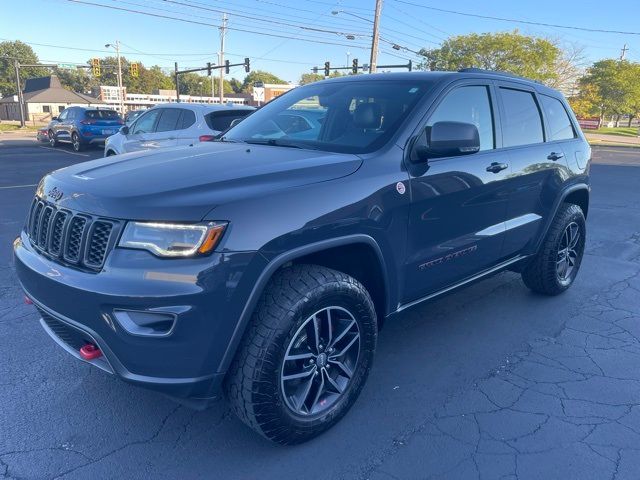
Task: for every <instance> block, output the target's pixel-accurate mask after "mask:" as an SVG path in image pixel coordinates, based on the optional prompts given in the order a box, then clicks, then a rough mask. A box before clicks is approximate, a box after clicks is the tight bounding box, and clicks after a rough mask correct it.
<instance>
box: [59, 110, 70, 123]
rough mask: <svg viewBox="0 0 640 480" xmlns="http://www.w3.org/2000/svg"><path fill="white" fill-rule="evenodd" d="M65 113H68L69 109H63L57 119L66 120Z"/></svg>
mask: <svg viewBox="0 0 640 480" xmlns="http://www.w3.org/2000/svg"><path fill="white" fill-rule="evenodd" d="M67 115H69V110H68V109H66V110H63V111H62V112H61V113H60V115H59V116H58V120H66V119H67Z"/></svg>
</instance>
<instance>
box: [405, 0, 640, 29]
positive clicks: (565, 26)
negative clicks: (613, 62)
mask: <svg viewBox="0 0 640 480" xmlns="http://www.w3.org/2000/svg"><path fill="white" fill-rule="evenodd" d="M393 1H395V2H398V3H404V4H406V5H411V6H414V7H419V8H425V9H427V10H433V11H436V12H443V13H451V14H454V15H462V16H464V17H473V18H483V19H485V20H497V21H500V22H510V23H521V24H524V25H537V26H540V27H552V28H564V29H567V30H581V31H583V32H594V33H615V34H620V35H640V32H626V31H623V30H605V29H600V28H587V27H576V26H572V25H558V24H555V23H544V22H533V21H529V20H518V19H516V18H503V17H493V16H490V15H479V14H476V13H467V12H458V11H455V10H446V9H444V8H437V7H429V6H427V5H421V4H419V3H413V2H409V1H407V0H393Z"/></svg>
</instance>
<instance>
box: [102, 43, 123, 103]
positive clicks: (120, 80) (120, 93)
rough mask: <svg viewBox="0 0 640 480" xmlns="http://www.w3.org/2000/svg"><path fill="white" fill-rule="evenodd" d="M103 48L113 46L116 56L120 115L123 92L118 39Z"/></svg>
mask: <svg viewBox="0 0 640 480" xmlns="http://www.w3.org/2000/svg"><path fill="white" fill-rule="evenodd" d="M104 48H113V49H115V51H116V56H117V57H118V98H119V100H120V115H124V92H123V91H122V63H121V61H120V41H119V40H116V43H115V44H113V43H107V44H105V46H104Z"/></svg>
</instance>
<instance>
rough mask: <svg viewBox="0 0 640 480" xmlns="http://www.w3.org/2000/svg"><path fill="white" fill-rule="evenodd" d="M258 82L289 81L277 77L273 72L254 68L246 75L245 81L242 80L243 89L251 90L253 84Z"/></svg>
mask: <svg viewBox="0 0 640 480" xmlns="http://www.w3.org/2000/svg"><path fill="white" fill-rule="evenodd" d="M257 82H262V83H277V84H285V83H287V82H285V81H284V80H282V79H281V78H278V77H276V76H275V75H274V74H273V73H269V72H265V71H263V70H254V71H253V72H251V73H250V74H249V75H247V76H246V77H244V82H242V91H243V92H250V91H251V88H252V87H253V84H254V83H257Z"/></svg>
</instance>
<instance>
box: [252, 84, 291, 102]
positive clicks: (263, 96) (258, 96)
mask: <svg viewBox="0 0 640 480" xmlns="http://www.w3.org/2000/svg"><path fill="white" fill-rule="evenodd" d="M297 86H298V85H293V84H290V83H262V82H258V83H255V84H254V85H253V87H252V89H251V90H252V98H253V104H255V105H262V104H264V103H267V102H270V101H271V100H273V99H274V98H276V97H279V96H280V95H282V94H283V93H285V92H288V91H289V90H292V89H294V88H296V87H297Z"/></svg>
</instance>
